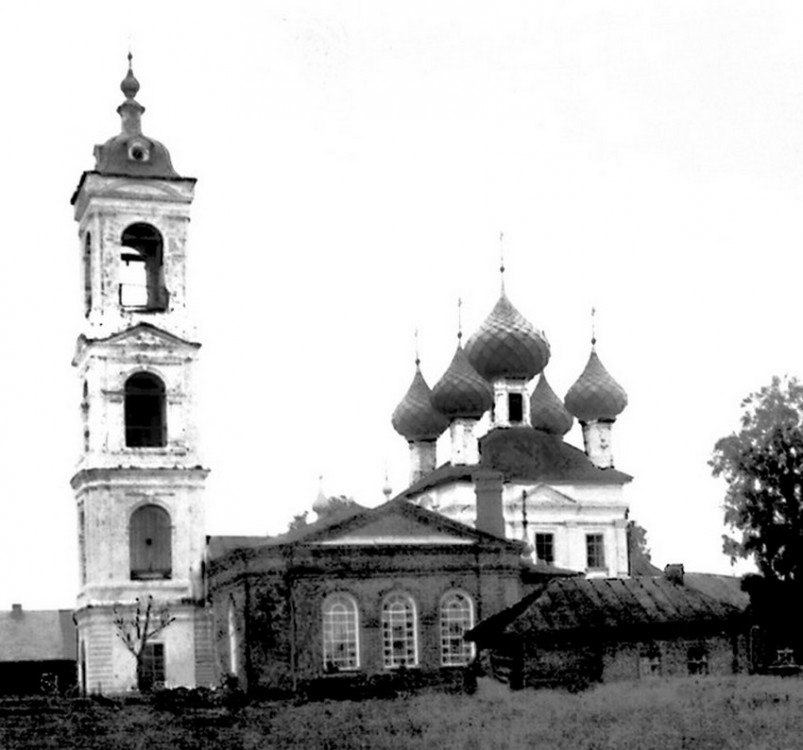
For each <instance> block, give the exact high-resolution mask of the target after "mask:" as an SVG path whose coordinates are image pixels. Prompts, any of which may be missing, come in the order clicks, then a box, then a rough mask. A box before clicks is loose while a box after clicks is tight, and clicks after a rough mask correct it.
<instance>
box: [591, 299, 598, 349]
mask: <svg viewBox="0 0 803 750" xmlns="http://www.w3.org/2000/svg"><path fill="white" fill-rule="evenodd" d="M596 316H597V308H596V307H592V308H591V348H592V349H593V348H594V346H596V344H597V321H596Z"/></svg>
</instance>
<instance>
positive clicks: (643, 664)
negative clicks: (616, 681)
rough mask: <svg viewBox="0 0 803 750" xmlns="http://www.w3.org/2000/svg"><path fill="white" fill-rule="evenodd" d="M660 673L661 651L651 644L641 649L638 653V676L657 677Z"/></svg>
mask: <svg viewBox="0 0 803 750" xmlns="http://www.w3.org/2000/svg"><path fill="white" fill-rule="evenodd" d="M660 674H661V651H660V650H659V648H658V646H656V645H655V644H652V645H650V646H646V647H645V648H643V649H642V650H641V653H640V655H639V677H642V678H644V677H659V676H660Z"/></svg>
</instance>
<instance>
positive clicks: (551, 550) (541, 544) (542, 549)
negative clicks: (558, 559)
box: [535, 533, 555, 565]
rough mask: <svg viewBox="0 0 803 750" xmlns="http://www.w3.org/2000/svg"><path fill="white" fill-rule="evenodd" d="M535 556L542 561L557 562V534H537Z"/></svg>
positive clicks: (550, 563)
mask: <svg viewBox="0 0 803 750" xmlns="http://www.w3.org/2000/svg"><path fill="white" fill-rule="evenodd" d="M535 556H536V557H537V558H538V559H539V560H540V561H541V562H545V563H548V564H549V565H552V563H554V562H555V535H554V534H539V533H536V535H535Z"/></svg>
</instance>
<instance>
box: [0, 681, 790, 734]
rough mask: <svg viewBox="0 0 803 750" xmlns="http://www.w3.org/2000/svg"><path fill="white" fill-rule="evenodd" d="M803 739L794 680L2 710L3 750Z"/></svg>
mask: <svg viewBox="0 0 803 750" xmlns="http://www.w3.org/2000/svg"><path fill="white" fill-rule="evenodd" d="M801 737H803V680H801V679H798V678H787V679H782V678H765V677H746V676H740V677H733V678H700V679H691V678H690V679H686V680H672V681H657V682H650V683H643V682H642V683H626V684H616V685H603V686H599V687H597V688H594V689H592V690H589V691H588V692H585V693H580V694H569V693H562V692H558V691H546V690H544V691H529V690H527V691H521V692H517V693H507V692H506V691H504V690H499V689H489V686H488V685H485V686H481V689H480V690H479V691H478V693H477V694H476V695H473V696H465V695H439V694H427V695H418V696H410V697H408V698H398V699H396V700H371V701H363V702H360V703H356V702H352V701H342V702H334V701H324V702H320V703H309V704H306V705H300V706H299V705H293V704H292V703H289V702H274V703H261V704H252V705H246V706H243V707H237V706H231V707H228V708H227V707H215V708H210V707H206V708H192V707H184V708H174V709H173V710H165V709H159V708H156V707H155V706H153V705H150V704H147V703H141V704H123V703H122V702H114V701H112V702H104V703H98V702H93V701H67V700H52V701H48V700H44V699H41V700H38V701H37V700H33V701H27V702H24V703H19V702H12V703H5V704H3V703H0V748H3V750H14V749H16V748H37V749H38V748H58V749H59V750H66V749H67V748H85V749H87V750H93V749H95V748H104V750H105V749H107V748H108V749H114V750H146V749H147V750H152V749H156V750H159V749H160V748H170V749H171V750H181V749H184V748H187V749H189V748H199V749H200V748H203V749H204V750H216V749H217V748H221V749H222V748H226V750H252V749H253V750H256V749H257V748H258V749H259V750H264V749H266V748H296V747H298V748H305V750H317V749H318V748H320V749H321V750H327V749H328V748H331V749H333V750H334V749H335V748H336V749H337V750H341V749H342V748H371V749H372V750H375V749H380V750H381V749H382V748H432V750H444V749H449V748H460V749H461V750H463V749H464V748H468V749H477V750H480V749H481V750H503V749H513V748H539V749H541V748H548V749H549V750H553V749H554V750H564V748H565V750H591V749H592V748H594V749H595V750H602V749H603V748H606V749H607V748H610V749H611V750H613V749H614V748H615V749H616V750H623V749H627V748H638V749H639V750H647V749H649V748H656V749H659V748H660V750H666V749H670V750H672V749H674V748H694V749H699V750H704V749H708V748H710V749H711V750H724V749H728V748H734V749H736V748H738V750H748V749H749V750H784V749H785V748H789V749H790V750H791V749H792V748H799V747H801V742H803V741H802V740H801Z"/></svg>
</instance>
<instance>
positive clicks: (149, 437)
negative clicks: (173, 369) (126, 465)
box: [124, 372, 167, 448]
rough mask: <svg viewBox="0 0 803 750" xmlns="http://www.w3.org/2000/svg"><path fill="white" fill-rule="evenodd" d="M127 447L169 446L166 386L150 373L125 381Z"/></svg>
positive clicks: (141, 373) (143, 373) (136, 374)
mask: <svg viewBox="0 0 803 750" xmlns="http://www.w3.org/2000/svg"><path fill="white" fill-rule="evenodd" d="M124 411H125V444H126V446H127V447H129V448H160V447H164V446H165V445H167V420H166V415H165V385H164V383H163V382H162V381H161V380H160V379H159V378H157V377H156V375H152V374H151V373H148V372H138V373H135V374H134V375H132V376H131V377H130V378H128V380H126V381H125V407H124Z"/></svg>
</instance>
